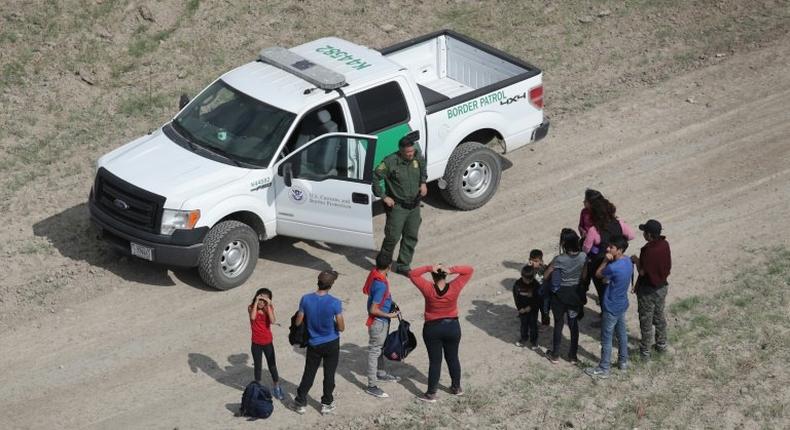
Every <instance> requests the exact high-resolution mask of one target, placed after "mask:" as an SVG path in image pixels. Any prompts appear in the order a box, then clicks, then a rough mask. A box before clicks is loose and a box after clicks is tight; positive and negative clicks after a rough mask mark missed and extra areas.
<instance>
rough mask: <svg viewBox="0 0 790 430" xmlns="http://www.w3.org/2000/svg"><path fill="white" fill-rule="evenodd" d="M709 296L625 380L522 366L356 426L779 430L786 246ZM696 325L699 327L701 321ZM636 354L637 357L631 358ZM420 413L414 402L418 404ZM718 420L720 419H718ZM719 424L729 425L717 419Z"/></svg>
mask: <svg viewBox="0 0 790 430" xmlns="http://www.w3.org/2000/svg"><path fill="white" fill-rule="evenodd" d="M755 256H756V258H755V262H754V264H753V265H752V266H751V267H746V268H743V269H742V271H741V272H740V273H738V274H737V275H736V276H735V277H734V279H733V280H732V281H731V282H730V283H729V284H728V285H727V286H725V287H724V288H722V289H721V290H719V291H720V292H719V293H716V294H715V295H714V296H712V297H706V298H691V299H686V300H683V301H680V302H677V303H676V304H675V306H673V307H672V310H671V311H670V312H669V315H668V317H669V319H670V321H672V322H671V324H670V327H669V330H670V335H671V340H672V342H671V344H672V346H673V352H672V353H671V354H669V355H665V356H661V357H656V358H654V359H653V360H651V361H648V362H639V361H637V362H635V363H633V364H634V366H633V367H632V370H630V371H629V372H628V373H627V374H621V373H619V372H616V371H615V373H614V375H613V377H612V378H610V379H608V380H591V379H590V378H588V377H586V376H584V375H583V374H582V372H581V369H578V371H573V372H567V368H556V367H554V368H552V370H551V371H548V372H541V371H539V370H538V371H537V372H536V371H535V370H534V369H530V372H527V373H529V374H525V375H521V376H519V377H517V378H516V381H515V382H514V381H512V380H509V381H508V382H507V386H504V385H492V386H489V387H488V388H482V389H481V388H478V389H475V390H472V391H470V392H469V393H468V394H469V395H468V396H466V397H461V398H447V397H445V398H444V400H443V401H442V402H440V403H438V404H436V405H432V406H431V407H428V408H425V407H411V408H409V409H407V410H406V412H403V413H401V412H398V413H392V414H390V415H387V416H384V417H377V418H376V421H375V422H371V421H370V420H371V419H370V418H368V419H367V420H368V421H364V420H363V419H358V420H357V421H356V422H355V423H354V425H357V426H360V427H373V428H392V426H393V425H395V426H396V427H398V428H415V429H416V428H438V427H442V426H446V425H451V427H452V428H470V429H471V428H514V429H515V428H532V427H535V428H636V427H639V428H744V427H745V428H785V427H786V424H787V420H788V418H790V417H788V412H787V410H786V406H785V405H787V404H788V400H790V399H788V393H787V390H785V389H784V388H785V387H787V384H788V383H790V377H789V376H788V372H787V371H786V369H785V367H786V365H787V363H788V361H790V350H788V349H787V345H790V332H789V331H788V330H787V327H790V292H789V291H790V290H789V289H790V249H786V248H780V249H771V250H761V251H759V252H757V253H755ZM701 321H705V322H704V323H701ZM633 355H635V354H633ZM417 406H420V405H417ZM725 416H726V417H725ZM725 418H727V420H725Z"/></svg>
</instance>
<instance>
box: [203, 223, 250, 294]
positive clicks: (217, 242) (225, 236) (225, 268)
mask: <svg viewBox="0 0 790 430" xmlns="http://www.w3.org/2000/svg"><path fill="white" fill-rule="evenodd" d="M259 245H260V243H259V242H258V235H257V234H256V233H255V230H253V229H252V227H250V226H248V225H247V224H244V223H242V222H239V221H223V222H221V223H219V224H217V225H215V226H214V227H213V228H212V229H211V230H210V231H209V232H208V234H207V235H206V239H205V240H204V241H203V250H202V251H201V252H200V261H199V263H198V271H199V272H200V278H201V279H203V282H205V283H206V284H208V285H209V286H210V287H212V288H216V289H218V290H229V289H231V288H235V287H238V286H239V285H241V284H243V283H244V282H245V281H246V280H247V278H249V277H250V275H252V272H253V271H255V264H257V262H258V247H259Z"/></svg>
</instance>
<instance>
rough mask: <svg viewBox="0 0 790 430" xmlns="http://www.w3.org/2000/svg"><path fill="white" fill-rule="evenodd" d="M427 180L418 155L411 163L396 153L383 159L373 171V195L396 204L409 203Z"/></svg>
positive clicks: (423, 164)
mask: <svg viewBox="0 0 790 430" xmlns="http://www.w3.org/2000/svg"><path fill="white" fill-rule="evenodd" d="M427 180H428V173H427V171H426V169H425V160H424V159H423V158H422V157H421V156H420V154H419V153H417V154H415V155H414V159H412V160H411V161H408V160H404V159H403V158H401V156H400V154H399V153H398V152H395V153H393V154H390V155H388V156H386V157H384V159H383V160H381V163H379V165H378V166H376V169H375V170H374V171H373V193H374V194H376V196H378V197H381V198H384V197H386V196H389V197H392V198H393V199H394V200H395V201H397V202H406V203H411V202H413V201H414V199H415V198H416V197H417V195H418V194H419V193H420V184H424V183H425V182H426V181H427Z"/></svg>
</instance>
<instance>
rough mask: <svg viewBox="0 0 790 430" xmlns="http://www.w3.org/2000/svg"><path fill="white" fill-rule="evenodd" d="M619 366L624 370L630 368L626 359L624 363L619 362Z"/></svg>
mask: <svg viewBox="0 0 790 430" xmlns="http://www.w3.org/2000/svg"><path fill="white" fill-rule="evenodd" d="M617 368H618V369H620V370H623V371H626V370H628V362H627V361H624V362H622V363H617Z"/></svg>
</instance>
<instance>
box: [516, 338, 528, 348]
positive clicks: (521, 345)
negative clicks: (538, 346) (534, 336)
mask: <svg viewBox="0 0 790 430" xmlns="http://www.w3.org/2000/svg"><path fill="white" fill-rule="evenodd" d="M515 345H516V346H517V347H519V348H523V347H525V346H527V342H525V341H523V340H520V341H518V342H516V343H515Z"/></svg>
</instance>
